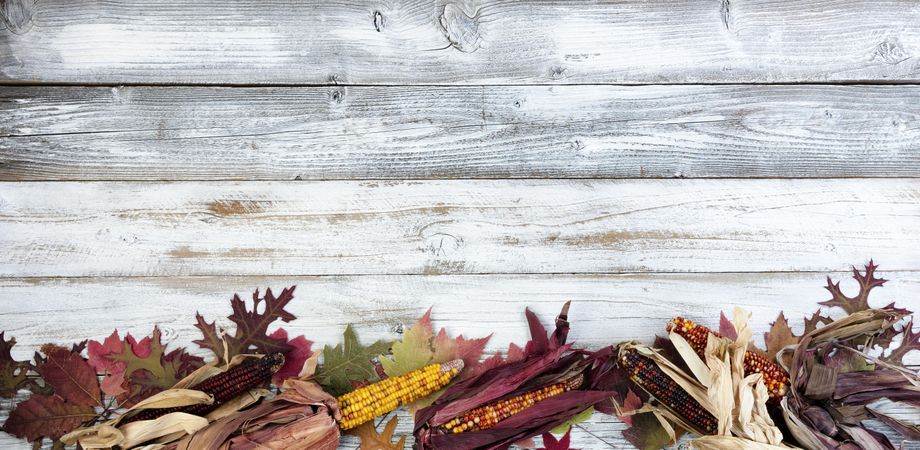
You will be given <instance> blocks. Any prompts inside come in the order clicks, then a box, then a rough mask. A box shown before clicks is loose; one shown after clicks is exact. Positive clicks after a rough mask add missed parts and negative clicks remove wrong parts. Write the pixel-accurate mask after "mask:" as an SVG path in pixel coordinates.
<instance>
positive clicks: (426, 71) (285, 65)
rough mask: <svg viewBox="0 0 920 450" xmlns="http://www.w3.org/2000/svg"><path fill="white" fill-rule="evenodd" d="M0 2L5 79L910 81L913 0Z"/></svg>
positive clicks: (917, 38)
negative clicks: (709, 0)
mask: <svg viewBox="0 0 920 450" xmlns="http://www.w3.org/2000/svg"><path fill="white" fill-rule="evenodd" d="M3 4H5V5H12V6H13V7H9V8H5V9H2V10H0V12H2V13H3V14H2V19H3V20H2V21H0V79H2V80H5V81H8V82H51V83H58V82H68V83H89V82H91V83H113V84H115V83H169V84H183V83H186V84H187V83H206V84H212V83H215V84H234V83H235V84H260V83H307V84H517V83H526V84H530V83H697V82H742V83H747V82H802V81H810V82H826V81H853V80H856V81H862V80H874V81H875V80H877V81H917V80H918V79H920V76H918V75H920V69H918V64H920V60H918V59H917V58H916V55H917V53H918V52H920V29H918V28H917V27H916V24H917V23H920V8H917V7H916V3H915V2H913V1H912V0H883V1H877V0H856V1H851V0H818V1H814V0H769V1H755V0H731V1H729V0H722V1H711V2H701V1H697V0H667V1H658V2H646V1H639V0H627V1H618V2H594V1H587V0H578V1H567V2H557V1H532V0H528V1H523V0H515V1H504V0H503V1H496V0H468V1H467V0H464V1H444V0H439V1H436V2H428V1H424V0H405V1H394V2H384V3H381V2H371V1H310V2H293V3H292V2H287V1H281V0H271V1H254V0H233V1H224V0H220V1H218V0H207V1H201V2H192V3H189V2H184V1H176V0H165V1H158V2H145V1H140V0H117V1H107V2H97V1H93V0H76V1H75V0H43V1H40V2H38V1H32V0H16V1H10V0H7V1H4V2H3ZM138 18H143V20H138ZM3 25H5V26H3Z"/></svg>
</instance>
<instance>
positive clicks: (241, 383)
mask: <svg viewBox="0 0 920 450" xmlns="http://www.w3.org/2000/svg"><path fill="white" fill-rule="evenodd" d="M283 365H284V355H283V354H281V353H272V354H270V355H266V356H263V357H262V358H259V359H255V358H252V359H248V360H246V361H244V362H243V363H241V364H240V365H238V366H236V367H233V368H231V369H230V370H228V371H226V372H224V373H221V374H217V375H215V376H213V377H211V378H208V379H207V380H204V381H202V382H201V383H198V384H196V385H195V386H192V387H191V388H189V389H194V390H196V391H201V392H204V393H206V394H210V395H211V396H213V397H214V403H212V404H210V405H208V404H198V405H190V406H176V407H173V408H152V409H143V410H140V411H139V412H138V413H137V414H134V415H133V416H130V417H126V418H125V419H123V420H122V421H121V424H126V423H130V422H134V421H137V420H151V419H156V418H157V417H160V416H164V415H166V414H169V413H174V412H184V413H189V414H194V415H196V416H204V415H206V414H208V413H209V412H211V411H214V410H215V409H217V408H218V407H219V406H220V405H223V404H224V403H227V402H228V401H230V400H232V399H234V398H236V397H237V396H239V395H240V394H243V393H245V392H247V391H249V390H250V389H252V388H255V387H257V386H259V385H261V384H262V383H264V382H265V381H267V380H268V379H269V378H271V376H272V375H273V374H274V373H275V372H277V371H278V370H279V369H281V366H283Z"/></svg>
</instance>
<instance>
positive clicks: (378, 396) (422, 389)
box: [336, 359, 463, 430]
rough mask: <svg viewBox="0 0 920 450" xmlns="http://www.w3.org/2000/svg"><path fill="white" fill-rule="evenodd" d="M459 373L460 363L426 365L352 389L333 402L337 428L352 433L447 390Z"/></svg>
mask: <svg viewBox="0 0 920 450" xmlns="http://www.w3.org/2000/svg"><path fill="white" fill-rule="evenodd" d="M462 369H463V360H460V359H456V360H453V361H450V362H447V363H444V364H429V365H427V366H425V367H422V368H421V369H416V370H413V371H411V372H408V373H406V374H403V375H399V376H396V377H389V378H386V379H383V380H380V381H378V382H376V383H372V384H369V385H367V386H364V387H361V388H358V389H355V390H354V391H351V392H349V393H347V394H344V395H342V396H340V397H339V398H337V399H336V401H338V403H339V407H340V408H341V409H342V421H341V422H339V428H341V429H343V430H349V429H352V428H354V427H356V426H358V425H361V424H362V423H364V422H367V421H369V420H371V419H373V418H374V417H377V416H379V415H382V414H386V413H388V412H390V411H393V410H394V409H396V408H397V407H399V406H401V405H406V404H409V403H412V402H414V401H416V400H418V399H420V398H422V397H425V396H428V395H430V394H432V393H434V392H435V391H437V390H439V389H441V388H443V387H444V386H447V385H448V384H449V383H450V380H451V379H452V378H453V377H454V376H456V375H457V373H458V372H460V370H462Z"/></svg>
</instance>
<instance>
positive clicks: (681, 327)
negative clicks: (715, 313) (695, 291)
mask: <svg viewBox="0 0 920 450" xmlns="http://www.w3.org/2000/svg"><path fill="white" fill-rule="evenodd" d="M667 330H668V331H673V332H675V333H677V334H679V335H680V336H681V337H683V338H684V339H686V340H687V342H688V343H689V344H690V346H691V347H693V350H694V351H696V354H697V355H699V356H700V357H701V358H702V357H704V353H705V351H706V343H707V342H708V341H709V335H710V334H714V335H716V336H718V337H721V336H719V334H718V333H716V332H713V331H712V330H710V329H709V328H706V327H705V326H703V325H699V324H697V323H695V322H693V321H692V320H690V319H685V318H683V317H675V318H674V319H673V320H671V322H669V323H668V326H667ZM752 373H759V374H762V375H763V384H764V385H765V386H766V387H767V391H768V392H769V393H770V401H771V402H773V403H779V401H780V400H782V399H783V396H784V395H786V388H787V387H788V386H789V374H787V373H786V371H785V370H783V368H782V367H780V366H779V364H776V363H774V362H772V361H770V360H768V359H767V358H764V357H763V356H761V355H760V354H759V353H755V352H752V351H748V352H745V353H744V375H745V376H747V375H750V374H752Z"/></svg>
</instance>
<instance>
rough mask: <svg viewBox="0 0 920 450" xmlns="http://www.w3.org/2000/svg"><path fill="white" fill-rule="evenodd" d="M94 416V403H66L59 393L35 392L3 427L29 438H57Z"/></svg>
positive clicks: (14, 433)
mask: <svg viewBox="0 0 920 450" xmlns="http://www.w3.org/2000/svg"><path fill="white" fill-rule="evenodd" d="M95 417H96V412H95V410H94V409H93V407H92V406H87V405H80V404H74V403H67V402H65V401H64V399H63V398H61V397H58V396H57V395H33V396H31V397H29V399H28V400H26V401H24V402H22V403H19V404H18V405H16V408H15V409H13V411H12V412H11V413H10V417H9V418H8V419H7V420H6V423H5V424H3V431H6V432H7V433H9V434H12V435H13V436H16V437H19V438H25V439H26V440H28V441H29V442H36V441H38V442H41V440H42V438H43V437H48V438H51V439H52V440H56V439H59V438H60V437H61V436H63V435H65V434H67V433H69V432H70V431H72V430H74V429H76V428H77V427H79V426H80V425H81V424H83V423H84V422H87V421H90V420H92V419H94V418H95Z"/></svg>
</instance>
